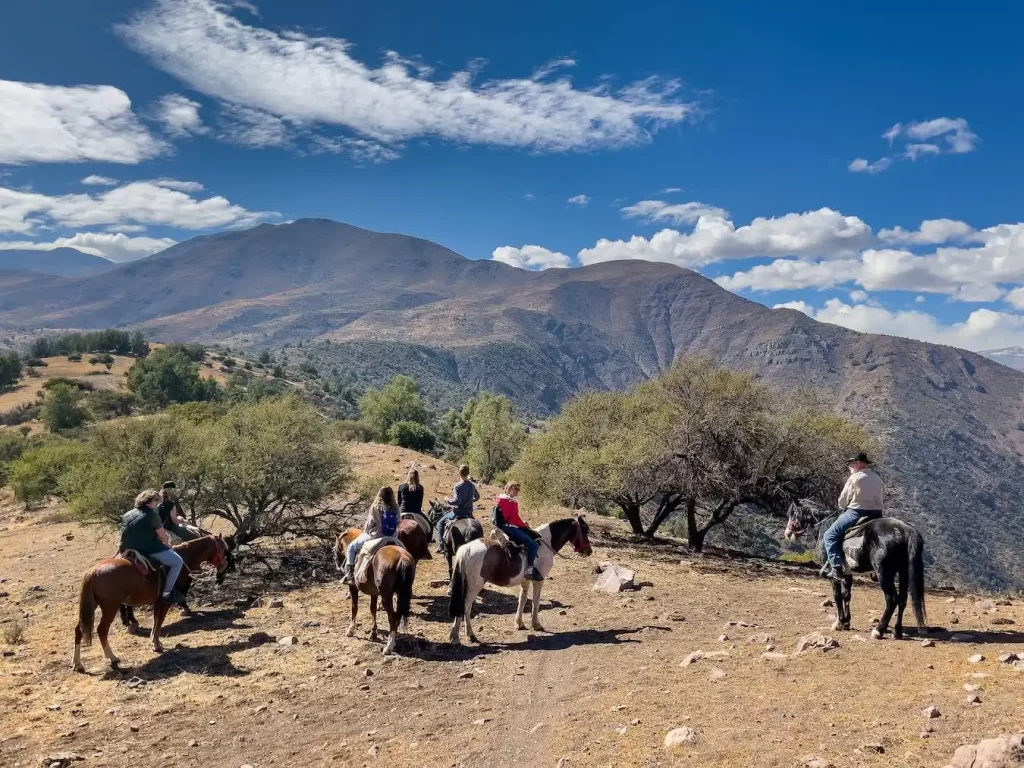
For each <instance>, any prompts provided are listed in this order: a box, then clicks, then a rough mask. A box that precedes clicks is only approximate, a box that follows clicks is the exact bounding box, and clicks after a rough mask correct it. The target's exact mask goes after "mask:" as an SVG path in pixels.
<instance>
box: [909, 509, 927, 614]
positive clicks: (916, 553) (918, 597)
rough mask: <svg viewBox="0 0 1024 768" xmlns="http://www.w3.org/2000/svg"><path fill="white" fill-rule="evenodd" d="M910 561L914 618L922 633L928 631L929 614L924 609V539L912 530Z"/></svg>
mask: <svg viewBox="0 0 1024 768" xmlns="http://www.w3.org/2000/svg"><path fill="white" fill-rule="evenodd" d="M907 553H908V555H909V559H910V599H911V601H912V602H913V604H914V617H915V618H916V619H917V628H918V630H919V631H920V632H927V631H928V614H927V613H925V609H924V537H923V536H922V535H921V534H920V533H919V532H918V531H916V530H913V529H911V531H910V540H909V541H908V542H907Z"/></svg>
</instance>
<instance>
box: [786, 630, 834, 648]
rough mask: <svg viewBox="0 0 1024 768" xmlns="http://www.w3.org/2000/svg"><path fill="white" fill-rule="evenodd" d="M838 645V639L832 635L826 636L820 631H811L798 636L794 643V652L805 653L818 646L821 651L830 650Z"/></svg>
mask: <svg viewBox="0 0 1024 768" xmlns="http://www.w3.org/2000/svg"><path fill="white" fill-rule="evenodd" d="M838 647H839V641H838V640H836V639H835V638H834V637H826V636H825V635H823V634H821V633H820V632H812V633H811V634H809V635H805V636H804V637H802V638H800V641H799V642H798V643H797V644H796V652H797V653H807V652H808V651H813V650H815V649H819V648H820V649H821V650H822V651H831V650H832V649H833V648H838Z"/></svg>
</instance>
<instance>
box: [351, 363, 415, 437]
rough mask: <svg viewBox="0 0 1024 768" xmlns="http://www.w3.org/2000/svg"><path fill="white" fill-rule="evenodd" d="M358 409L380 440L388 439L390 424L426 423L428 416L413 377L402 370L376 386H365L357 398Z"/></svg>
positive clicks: (391, 425)
mask: <svg viewBox="0 0 1024 768" xmlns="http://www.w3.org/2000/svg"><path fill="white" fill-rule="evenodd" d="M359 413H360V414H361V416H362V419H363V421H365V422H366V423H367V424H369V425H370V426H371V427H372V428H373V430H374V432H375V433H376V434H377V437H378V439H380V440H387V439H388V432H389V430H390V429H391V427H393V426H394V425H395V424H397V423H398V422H400V421H407V422H413V423H415V424H429V423H430V417H431V414H430V408H429V407H428V406H427V404H426V402H425V401H424V400H423V398H422V397H420V395H419V391H418V390H417V387H416V382H415V380H414V379H412V377H410V376H403V375H401V374H399V375H398V376H395V377H394V378H392V379H391V382H390V383H389V384H387V385H386V386H384V387H382V388H381V389H379V390H378V389H368V390H366V392H365V393H364V394H363V396H362V397H360V398H359Z"/></svg>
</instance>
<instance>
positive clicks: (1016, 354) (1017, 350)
mask: <svg viewBox="0 0 1024 768" xmlns="http://www.w3.org/2000/svg"><path fill="white" fill-rule="evenodd" d="M981 354H983V355H984V356H985V357H987V358H989V359H990V360H995V361H996V362H997V363H1002V364H1003V365H1005V366H1007V367H1009V368H1016V369H1017V370H1018V371H1024V347H1003V348H1002V349H986V350H984V351H982V353H981Z"/></svg>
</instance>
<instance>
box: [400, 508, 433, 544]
mask: <svg viewBox="0 0 1024 768" xmlns="http://www.w3.org/2000/svg"><path fill="white" fill-rule="evenodd" d="M402 520H415V521H416V525H418V526H419V527H420V528H421V529H423V535H424V536H426V537H427V539H428V540H429V539H430V536H431V535H432V533H433V528H431V525H430V521H429V520H427V518H426V516H425V515H422V514H420V513H419V512H403V513H402Z"/></svg>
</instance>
